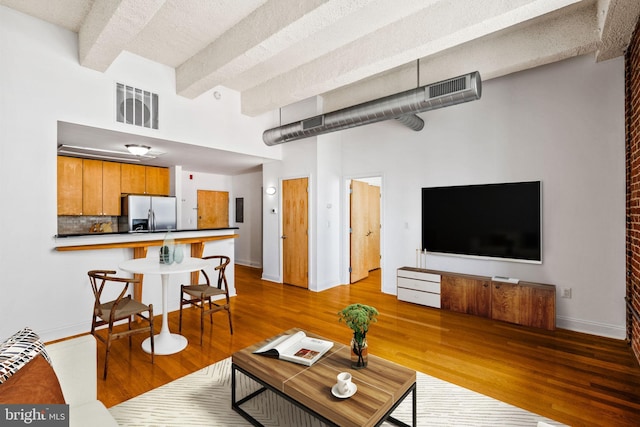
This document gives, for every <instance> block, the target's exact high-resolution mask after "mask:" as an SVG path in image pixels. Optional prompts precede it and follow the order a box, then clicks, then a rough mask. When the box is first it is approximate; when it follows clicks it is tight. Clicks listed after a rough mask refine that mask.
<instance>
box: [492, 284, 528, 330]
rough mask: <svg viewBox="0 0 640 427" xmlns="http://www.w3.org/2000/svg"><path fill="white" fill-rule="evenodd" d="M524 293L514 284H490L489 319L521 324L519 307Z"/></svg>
mask: <svg viewBox="0 0 640 427" xmlns="http://www.w3.org/2000/svg"><path fill="white" fill-rule="evenodd" d="M524 292H526V291H525V290H523V288H522V287H521V286H520V285H517V284H515V283H503V282H491V318H492V319H494V320H502V321H505V322H511V323H521V316H520V307H521V306H522V299H523V294H524Z"/></svg>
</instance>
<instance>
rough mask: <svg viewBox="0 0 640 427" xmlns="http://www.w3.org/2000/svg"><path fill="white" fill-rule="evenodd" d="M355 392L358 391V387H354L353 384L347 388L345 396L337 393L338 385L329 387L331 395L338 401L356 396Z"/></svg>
mask: <svg viewBox="0 0 640 427" xmlns="http://www.w3.org/2000/svg"><path fill="white" fill-rule="evenodd" d="M356 391H358V386H357V385H355V384H354V383H351V387H350V388H349V391H348V392H347V393H345V394H341V393H339V392H338V384H336V385H334V386H333V387H331V393H332V394H333V395H334V396H335V397H339V398H340V399H346V398H347V397H351V396H353V395H354V394H356Z"/></svg>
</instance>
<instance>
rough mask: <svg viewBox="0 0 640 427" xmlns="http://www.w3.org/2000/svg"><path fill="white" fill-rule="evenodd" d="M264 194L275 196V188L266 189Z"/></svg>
mask: <svg viewBox="0 0 640 427" xmlns="http://www.w3.org/2000/svg"><path fill="white" fill-rule="evenodd" d="M264 192H265V193H267V194H268V195H269V196H273V195H274V194H276V187H273V186H272V187H267V188H266V189H265V190H264Z"/></svg>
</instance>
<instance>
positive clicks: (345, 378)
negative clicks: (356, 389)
mask: <svg viewBox="0 0 640 427" xmlns="http://www.w3.org/2000/svg"><path fill="white" fill-rule="evenodd" d="M350 391H351V374H350V373H349V372H340V373H339V374H338V393H340V394H347V393H349V392H350Z"/></svg>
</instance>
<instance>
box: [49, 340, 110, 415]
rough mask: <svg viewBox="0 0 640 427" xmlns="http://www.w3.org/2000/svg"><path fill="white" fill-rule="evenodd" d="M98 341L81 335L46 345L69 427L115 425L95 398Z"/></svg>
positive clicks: (105, 409) (96, 396) (96, 393)
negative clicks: (63, 400)
mask: <svg viewBox="0 0 640 427" xmlns="http://www.w3.org/2000/svg"><path fill="white" fill-rule="evenodd" d="M96 347H97V344H96V339H95V338H94V337H93V335H83V336H81V337H77V338H72V339H69V340H65V341H60V342H57V343H53V344H48V345H46V350H47V354H48V355H49V357H50V358H51V363H52V365H53V370H54V371H55V373H56V375H57V377H58V381H59V382H60V387H61V388H62V393H63V394H64V398H65V401H66V402H67V403H68V404H69V425H70V426H71V427H74V426H78V427H86V426H92V427H102V426H105V427H106V426H116V427H117V426H118V423H117V422H116V420H115V419H114V418H113V417H112V416H111V413H109V410H108V409H107V408H106V406H104V405H103V404H102V402H100V401H99V400H98V380H97V377H98V372H97V369H98V368H97V349H96Z"/></svg>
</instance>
